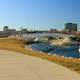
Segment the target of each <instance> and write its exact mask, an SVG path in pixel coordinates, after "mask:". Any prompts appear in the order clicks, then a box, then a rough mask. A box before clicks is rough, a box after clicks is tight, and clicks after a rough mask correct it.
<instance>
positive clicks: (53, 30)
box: [50, 29, 59, 33]
mask: <svg viewBox="0 0 80 80" xmlns="http://www.w3.org/2000/svg"><path fill="white" fill-rule="evenodd" d="M50 32H51V33H58V32H59V31H58V30H57V29H50Z"/></svg>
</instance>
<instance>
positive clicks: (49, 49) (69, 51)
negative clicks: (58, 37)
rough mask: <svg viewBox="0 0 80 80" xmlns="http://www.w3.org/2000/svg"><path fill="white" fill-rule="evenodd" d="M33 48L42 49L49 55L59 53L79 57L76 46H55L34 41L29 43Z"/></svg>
mask: <svg viewBox="0 0 80 80" xmlns="http://www.w3.org/2000/svg"><path fill="white" fill-rule="evenodd" d="M29 48H32V49H33V50H37V51H42V52H46V53H49V54H51V55H55V54H56V55H59V56H64V57H72V58H80V53H79V52H78V47H77V46H63V47H56V46H52V45H50V44H48V43H34V44H31V45H29Z"/></svg>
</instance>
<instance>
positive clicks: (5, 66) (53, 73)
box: [0, 50, 80, 80]
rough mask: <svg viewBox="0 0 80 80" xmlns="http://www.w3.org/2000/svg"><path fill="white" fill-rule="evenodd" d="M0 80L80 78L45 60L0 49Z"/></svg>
mask: <svg viewBox="0 0 80 80" xmlns="http://www.w3.org/2000/svg"><path fill="white" fill-rule="evenodd" d="M0 80H80V75H79V74H77V73H75V72H72V71H70V70H68V69H66V68H64V67H62V66H59V65H57V64H55V63H52V62H49V61H47V60H42V59H40V58H36V57H32V56H28V55H24V54H20V53H16V52H11V51H6V50H0Z"/></svg>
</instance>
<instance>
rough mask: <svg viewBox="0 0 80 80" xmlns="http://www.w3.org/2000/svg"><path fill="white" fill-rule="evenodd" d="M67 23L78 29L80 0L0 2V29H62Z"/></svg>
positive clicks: (7, 0) (79, 24) (17, 0)
mask: <svg viewBox="0 0 80 80" xmlns="http://www.w3.org/2000/svg"><path fill="white" fill-rule="evenodd" d="M67 22H74V23H78V27H80V0H0V25H1V26H0V27H1V28H2V26H4V25H9V26H10V28H18V27H19V26H22V25H23V26H24V27H27V28H28V29H50V28H57V29H63V27H64V24H65V23H67ZM28 24H29V26H27V25H28ZM11 26H12V27H11ZM17 26H18V27H17Z"/></svg>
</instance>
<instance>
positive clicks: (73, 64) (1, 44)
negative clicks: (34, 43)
mask: <svg viewBox="0 0 80 80" xmlns="http://www.w3.org/2000/svg"><path fill="white" fill-rule="evenodd" d="M0 49H3V50H11V51H16V52H20V53H23V54H26V55H30V56H35V57H39V58H42V59H46V60H49V61H52V62H55V63H57V64H60V65H62V66H65V67H67V68H69V69H70V70H73V71H76V72H78V73H80V59H68V58H64V57H60V56H51V55H47V54H43V53H42V54H41V53H39V52H37V51H32V50H30V49H28V48H27V49H25V41H22V40H17V39H7V38H6V39H0Z"/></svg>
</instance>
